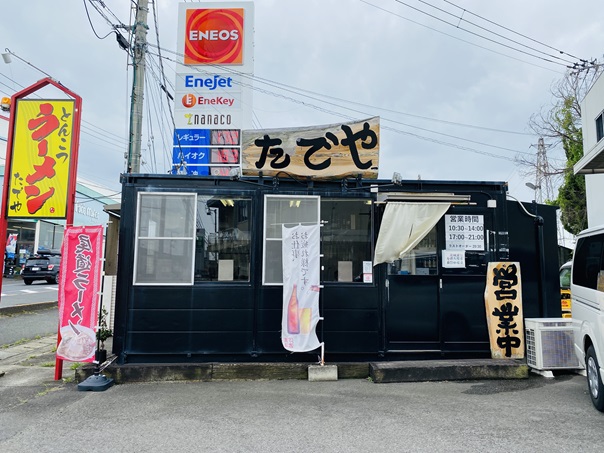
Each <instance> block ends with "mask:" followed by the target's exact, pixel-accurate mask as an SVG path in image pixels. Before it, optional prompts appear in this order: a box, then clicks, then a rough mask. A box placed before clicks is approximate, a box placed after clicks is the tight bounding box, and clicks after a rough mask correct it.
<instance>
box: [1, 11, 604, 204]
mask: <svg viewBox="0 0 604 453" xmlns="http://www.w3.org/2000/svg"><path fill="white" fill-rule="evenodd" d="M223 3H225V4H227V3H228V2H223ZM254 3H255V49H254V57H255V63H254V66H255V76H256V77H257V80H256V82H255V91H254V100H253V112H254V127H256V128H264V129H269V128H270V129H272V128H285V127H302V126H320V125H324V124H333V123H339V122H344V121H349V120H348V118H353V119H364V118H368V117H371V116H380V117H381V127H382V133H381V150H380V178H387V179H390V177H391V176H392V173H393V172H395V171H396V172H399V173H401V175H402V176H403V178H404V179H417V178H418V177H421V179H430V180H468V181H507V182H509V184H510V194H511V195H513V196H515V197H517V198H520V199H522V200H526V201H530V200H531V199H532V198H533V192H532V190H530V189H528V188H527V187H525V183H526V182H534V176H530V175H523V174H522V171H523V170H522V169H521V168H519V166H518V165H517V164H516V163H515V162H514V159H515V157H516V156H518V155H522V153H529V154H533V155H534V154H535V152H536V147H535V145H536V144H537V140H538V138H539V137H537V136H535V135H534V134H532V133H531V131H530V130H529V128H528V126H527V123H528V120H529V118H530V117H531V115H532V114H534V113H537V112H539V110H540V109H542V108H543V107H544V106H545V107H547V106H548V105H549V104H550V102H551V94H550V88H551V86H552V83H554V82H555V81H557V80H559V79H560V78H561V77H562V76H563V74H564V71H565V69H566V68H565V65H566V64H569V62H571V63H572V62H576V61H578V60H577V59H578V58H582V59H586V60H590V61H591V60H593V59H597V60H598V62H599V63H602V62H603V58H602V54H603V53H604V46H603V43H604V9H603V8H602V4H601V1H597V0H577V1H575V2H572V3H571V2H568V1H563V0H547V1H546V0H531V1H527V0H489V1H484V0H455V1H451V2H449V1H445V0H425V1H422V0H256V1H255V2H254ZM86 4H87V6H88V13H89V15H90V20H91V21H92V24H93V25H94V31H93V28H92V27H91V25H90V23H89V20H88V17H87V13H86V9H85V7H84V1H83V0H79V1H78V0H53V1H48V0H21V1H18V2H17V1H10V2H9V1H5V2H2V6H1V7H0V12H1V17H2V24H1V25H0V51H1V52H5V48H8V49H10V51H11V52H13V53H14V54H16V55H17V56H18V57H19V58H15V57H14V56H13V58H12V63H10V64H4V63H3V62H2V61H1V60H0V94H1V95H2V96H9V95H11V94H13V93H14V92H15V91H18V90H20V89H22V88H23V87H25V86H29V85H31V84H33V83H34V82H36V81H37V80H39V79H41V78H43V77H45V74H44V73H42V72H40V71H44V72H45V73H47V74H49V75H50V76H52V77H53V78H54V79H56V80H59V81H60V82H61V83H62V84H63V85H65V86H66V87H68V88H69V89H71V90H72V91H74V92H76V93H78V94H79V95H80V96H82V98H83V127H82V136H81V144H80V162H79V174H80V175H82V176H83V177H84V178H86V179H89V180H93V181H95V182H98V183H101V184H103V185H105V186H108V187H111V188H116V190H119V174H120V173H121V172H123V171H124V168H125V164H124V152H125V151H126V150H127V140H128V138H127V137H128V128H129V112H130V92H131V74H132V71H131V67H130V66H129V65H128V63H129V59H128V56H127V54H126V52H125V51H123V50H122V49H120V48H119V46H118V44H117V43H116V39H115V34H113V33H111V31H112V28H111V26H110V24H109V23H108V21H107V20H106V19H105V18H104V17H102V16H101V14H100V13H99V12H98V11H97V9H95V8H94V6H93V5H91V4H90V3H89V2H88V0H87V3H86ZM95 4H96V5H97V6H98V8H100V9H101V10H102V11H103V12H104V15H105V16H106V18H107V19H108V20H109V22H111V23H112V24H114V25H116V24H119V23H122V24H126V25H127V24H131V23H132V22H133V19H132V17H131V11H130V5H131V2H129V1H127V0H103V2H100V1H96V0H95ZM102 5H105V7H104V8H103V6H102ZM150 6H151V11H150V13H149V18H148V22H149V33H148V40H149V42H150V43H151V44H152V46H150V48H149V50H150V51H151V52H152V53H154V54H157V53H158V50H157V47H156V45H157V43H158V38H157V31H156V30H158V31H159V47H161V49H162V51H161V53H162V55H163V56H164V57H165V58H164V60H163V66H164V72H165V76H166V79H167V80H168V81H169V88H170V85H171V86H173V84H174V79H175V67H176V66H175V63H174V61H173V60H175V59H177V58H178V57H177V55H176V54H177V53H180V52H181V50H179V49H177V46H176V38H177V29H176V27H177V12H178V2H176V1H168V0H157V1H156V5H155V10H156V11H157V29H156V22H155V20H154V18H155V14H154V13H153V3H152V2H151V4H150ZM464 10H465V12H464ZM500 26H501V27H500ZM502 27H505V28H502ZM489 31H493V32H495V33H497V35H496V34H493V33H490V32H489ZM95 32H96V34H98V35H99V36H100V37H104V36H106V35H107V34H109V36H108V37H106V38H105V39H102V40H101V39H98V38H97V37H96V36H95ZM514 32H516V33H514ZM123 33H124V35H126V34H127V31H123ZM498 35H499V36H498ZM523 35H524V36H523ZM529 38H530V39H529ZM514 41H516V43H515V42H514ZM498 43H501V44H503V45H501V44H498ZM560 51H562V52H564V53H560ZM20 59H22V60H25V61H27V62H29V63H30V64H31V65H33V66H35V67H37V68H38V69H39V70H38V69H35V68H33V67H32V66H30V65H28V64H26V63H24V62H23V61H21V60H20ZM157 61H158V58H157V57H156V56H151V57H150V60H149V62H150V63H149V66H150V67H151V68H152V69H150V70H149V74H148V79H147V82H148V88H149V90H148V91H147V92H146V98H145V100H146V101H150V102H148V104H147V106H146V107H145V120H144V121H145V125H146V126H145V134H144V137H143V162H144V164H143V166H142V170H141V171H142V172H159V173H165V172H166V171H167V170H168V169H169V164H170V163H169V161H168V157H169V156H171V132H169V133H165V130H166V129H168V127H167V126H166V125H167V122H166V120H165V118H166V111H167V110H166V109H168V104H167V101H166V99H165V96H164V97H162V96H161V92H160V91H159V89H158V85H159V84H158V82H157V79H158V78H159V74H160V68H159V66H158V64H157ZM267 81H268V82H270V83H267ZM275 84H282V85H285V86H286V90H282V89H278V88H276V86H275ZM301 90H304V91H301ZM53 93H54V94H55V95H56V91H50V92H49V95H50V94H53ZM44 94H46V92H44ZM170 108H171V106H170ZM162 109H163V110H162ZM158 117H163V118H164V120H163V121H158V120H157V118H158ZM149 120H150V121H151V123H152V130H151V131H150V129H149V127H148V121H149ZM6 129H7V127H6V121H3V120H0V137H4V138H5V137H6V133H7V132H6ZM162 130H163V131H164V133H162ZM166 137H167V138H166ZM4 145H5V142H4V141H2V140H0V151H1V150H3V149H4ZM0 154H2V156H4V153H3V152H1V153H0ZM548 155H549V158H550V159H551V162H552V163H553V164H560V161H559V160H558V161H556V160H555V159H560V158H562V157H563V154H562V152H561V150H556V149H553V148H551V149H548Z"/></svg>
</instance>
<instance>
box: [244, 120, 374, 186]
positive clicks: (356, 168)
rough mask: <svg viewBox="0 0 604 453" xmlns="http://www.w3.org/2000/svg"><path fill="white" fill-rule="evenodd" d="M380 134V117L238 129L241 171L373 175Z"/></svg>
mask: <svg viewBox="0 0 604 453" xmlns="http://www.w3.org/2000/svg"><path fill="white" fill-rule="evenodd" d="M379 137H380V121H379V117H374V118H369V119H367V120H364V121H358V122H354V123H342V124H333V125H329V126H322V127H308V128H296V129H270V130H269V129H267V130H249V131H242V148H241V154H242V160H241V170H242V174H243V175H246V176H257V175H258V174H259V173H260V172H262V175H264V176H279V177H283V178H287V177H288V176H289V177H297V176H300V177H312V178H313V179H340V178H343V177H346V176H353V177H357V176H358V175H361V176H362V177H363V178H364V179H376V178H377V176H378V164H379Z"/></svg>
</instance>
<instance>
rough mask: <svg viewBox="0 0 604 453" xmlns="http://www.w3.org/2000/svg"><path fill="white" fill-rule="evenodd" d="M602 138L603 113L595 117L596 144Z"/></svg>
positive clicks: (603, 136)
mask: <svg viewBox="0 0 604 453" xmlns="http://www.w3.org/2000/svg"><path fill="white" fill-rule="evenodd" d="M603 138H604V112H601V113H600V114H599V115H598V116H596V143H599V142H600V140H602V139H603Z"/></svg>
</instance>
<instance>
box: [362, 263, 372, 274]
mask: <svg viewBox="0 0 604 453" xmlns="http://www.w3.org/2000/svg"><path fill="white" fill-rule="evenodd" d="M371 264H372V263H371V261H363V274H371V273H372V272H373V266H372V265H371Z"/></svg>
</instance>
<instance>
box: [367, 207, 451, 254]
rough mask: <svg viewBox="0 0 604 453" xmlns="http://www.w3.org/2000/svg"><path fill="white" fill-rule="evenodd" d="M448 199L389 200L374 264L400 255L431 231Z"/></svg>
mask: <svg viewBox="0 0 604 453" xmlns="http://www.w3.org/2000/svg"><path fill="white" fill-rule="evenodd" d="M450 206H451V203H406V202H389V203H388V204H387V205H386V209H385V210H384V217H383V218H382V224H381V226H380V232H379V234H378V239H377V243H376V244H375V256H374V258H373V265H374V266H376V265H378V264H380V263H391V262H392V261H394V260H397V259H399V258H402V257H403V256H404V255H405V254H406V253H407V252H409V251H410V250H412V249H413V248H414V247H415V246H416V245H417V244H419V242H420V241H421V240H422V239H423V238H424V237H425V236H426V235H427V234H428V233H429V232H430V230H431V229H432V228H434V225H436V224H437V223H438V221H439V220H440V218H441V217H442V216H443V215H444V214H445V212H447V210H448V209H449V207H450Z"/></svg>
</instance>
